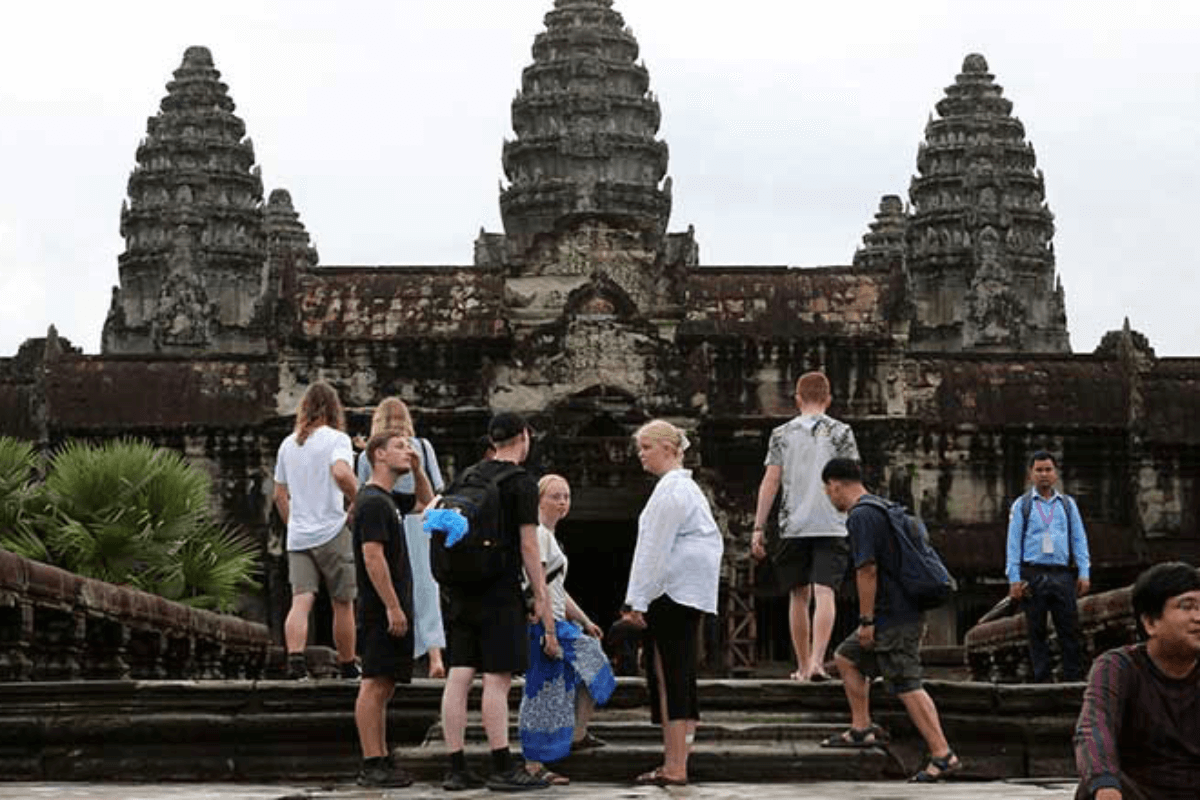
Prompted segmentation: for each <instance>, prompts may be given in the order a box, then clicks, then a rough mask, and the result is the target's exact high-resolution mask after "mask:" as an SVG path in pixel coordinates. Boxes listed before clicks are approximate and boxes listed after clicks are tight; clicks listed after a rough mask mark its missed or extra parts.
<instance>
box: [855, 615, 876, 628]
mask: <svg viewBox="0 0 1200 800" xmlns="http://www.w3.org/2000/svg"><path fill="white" fill-rule="evenodd" d="M858 624H859V625H861V626H862V627H864V628H870V627H873V626H874V625H875V618H874V617H859V618H858Z"/></svg>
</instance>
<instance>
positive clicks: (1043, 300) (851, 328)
mask: <svg viewBox="0 0 1200 800" xmlns="http://www.w3.org/2000/svg"><path fill="white" fill-rule="evenodd" d="M548 2H549V0H548ZM532 56H533V60H532V63H530V64H529V66H528V67H526V68H525V70H524V72H523V74H522V75H521V76H520V91H519V92H518V94H517V96H516V99H515V100H514V101H513V104H512V127H513V132H514V135H513V138H512V139H511V140H510V141H506V142H504V143H503V149H502V155H501V157H502V159H503V167H504V171H505V174H506V175H507V178H508V182H507V185H506V186H504V187H502V190H501V192H500V197H499V202H500V209H501V212H502V219H503V227H504V230H503V232H481V233H480V235H479V237H478V238H477V239H476V241H475V244H474V261H473V263H471V264H463V265H461V266H457V267H428V268H423V267H394V268H388V267H381V268H376V267H370V268H368V267H354V266H332V265H323V264H321V263H320V261H319V258H318V254H317V252H316V250H315V249H314V248H313V247H312V245H311V243H310V239H309V234H308V232H307V231H306V230H305V227H304V224H303V222H302V221H301V216H300V214H299V213H298V212H297V209H296V208H295V206H294V204H293V201H292V198H291V196H290V195H289V193H288V191H287V190H286V189H282V188H276V189H274V190H272V191H271V192H270V193H269V195H267V197H266V200H265V202H264V194H265V190H264V184H263V177H262V175H261V173H260V171H259V169H258V167H256V166H255V153H254V148H253V145H252V143H251V140H250V138H248V137H247V131H246V128H245V125H244V123H243V122H242V120H241V119H240V118H239V117H238V116H237V114H236V113H235V107H234V102H233V100H232V98H231V96H230V93H229V90H228V87H227V86H226V84H225V83H223V82H222V81H221V74H220V73H219V72H218V71H217V69H216V67H215V65H214V61H213V57H212V54H211V53H210V52H209V51H208V50H207V49H206V48H204V47H192V48H189V49H188V50H187V51H186V52H185V53H184V55H183V61H182V64H181V65H180V66H179V68H178V69H177V70H176V71H175V72H174V78H173V80H171V81H170V82H169V83H168V84H167V94H166V96H165V97H164V98H163V100H162V104H161V107H160V108H159V110H158V112H157V114H155V116H153V117H151V118H150V119H149V122H148V124H147V129H146V137H145V138H144V139H143V140H142V141H141V142H140V143H139V144H137V147H136V167H135V168H134V170H133V173H132V175H131V176H130V179H129V184H128V187H127V195H128V196H127V199H126V201H125V204H124V206H123V207H122V210H121V220H120V225H121V235H122V236H123V237H124V239H125V252H124V253H123V254H122V255H121V256H120V258H119V260H118V271H119V284H118V286H117V287H116V288H115V289H114V290H113V297H112V306H111V309H110V311H109V315H108V319H107V322H106V323H105V326H104V334H103V352H102V354H100V355H84V354H81V353H80V352H78V351H77V350H76V349H75V348H73V347H71V345H70V344H69V343H68V342H66V341H64V340H62V339H60V338H59V337H58V336H57V335H56V334H55V333H54V331H53V329H51V332H50V334H49V335H48V336H47V337H46V338H44V339H43V338H39V339H31V340H29V341H27V342H26V343H25V345H23V346H22V347H21V349H20V351H19V352H18V353H17V355H16V356H15V357H11V358H5V359H0V432H3V433H7V434H12V435H18V436H22V437H25V438H28V439H32V440H35V441H37V442H39V443H40V444H41V445H42V446H43V447H46V448H50V447H53V446H54V445H56V444H57V443H60V442H62V441H63V440H64V439H67V438H68V437H109V436H139V437H146V438H148V439H151V440H153V441H155V442H158V443H160V444H162V445H165V446H169V447H173V448H176V449H179V450H180V451H182V452H184V453H186V454H187V455H188V456H189V457H190V458H191V459H193V460H194V461H195V462H197V463H199V464H202V465H204V467H205V468H206V469H208V470H209V471H210V472H211V473H212V475H213V476H214V477H215V478H216V486H217V487H218V490H219V494H220V496H219V498H217V500H218V502H219V503H220V505H221V507H222V508H223V509H224V511H225V513H226V514H227V516H228V517H229V518H230V519H231V520H233V521H236V522H238V523H240V524H241V525H242V526H243V527H244V528H245V529H246V530H248V531H250V532H252V533H253V534H255V535H256V536H258V537H259V538H260V540H261V542H262V545H263V580H264V585H265V587H266V589H265V592H264V595H263V597H262V598H260V599H258V600H256V601H254V602H252V603H250V605H249V606H248V609H247V611H248V613H249V614H251V615H252V616H256V617H258V618H260V619H263V620H265V621H267V622H269V623H270V624H271V625H272V626H274V627H276V628H278V627H279V624H280V621H281V619H282V614H283V613H284V612H285V611H286V604H287V594H288V591H287V583H286V575H285V573H284V567H285V560H284V559H283V558H282V557H281V549H282V546H281V537H282V528H281V526H280V524H279V522H278V519H276V518H274V516H273V513H272V510H271V504H270V496H271V481H270V476H271V472H272V468H273V463H274V457H275V451H276V448H277V446H278V444H279V442H280V441H281V440H282V439H283V437H284V436H285V435H286V434H287V432H288V431H289V430H290V427H291V422H292V420H291V418H290V415H291V414H292V413H293V412H294V410H295V406H296V403H297V401H298V400H299V397H300V395H301V393H302V392H303V391H304V388H305V387H306V386H307V384H308V383H309V382H311V381H313V380H316V379H325V380H328V381H330V382H332V383H333V384H334V385H335V386H336V387H337V388H338V389H339V391H340V393H341V396H342V398H343V400H344V401H345V402H346V403H347V405H348V406H350V407H352V408H357V409H362V410H361V411H360V412H359V413H356V414H354V415H352V420H353V422H354V424H355V426H356V427H357V429H358V430H363V429H365V428H366V426H367V419H368V417H367V413H368V412H369V407H371V406H373V405H374V404H375V403H376V402H378V401H379V400H380V399H381V398H383V397H385V396H388V395H393V394H394V395H399V396H400V397H402V398H404V399H405V400H406V401H407V402H408V403H409V405H410V406H411V407H412V408H413V410H414V415H415V417H416V420H417V425H418V428H419V430H420V432H421V433H422V435H425V436H428V437H429V438H430V439H431V440H432V441H433V442H434V443H435V445H436V446H437V448H438V451H439V453H440V454H441V456H442V469H443V471H445V472H448V473H450V474H453V472H454V471H455V470H457V469H460V468H462V467H463V466H464V465H466V464H468V463H471V462H472V461H473V460H474V459H475V457H476V455H477V453H476V440H477V438H478V437H479V436H480V435H481V434H482V433H483V431H484V429H485V426H486V422H487V419H488V417H489V416H490V414H491V413H492V411H493V410H495V409H513V410H519V411H522V412H524V413H526V414H527V415H528V416H529V417H530V418H531V420H532V421H533V422H534V424H535V426H536V427H537V428H538V430H539V431H540V432H541V435H540V437H539V439H538V442H537V444H536V446H535V451H534V454H533V456H532V462H533V464H534V467H535V468H536V469H537V470H542V471H548V470H554V471H557V472H561V473H563V474H564V475H566V476H567V477H568V478H569V479H570V481H571V483H572V486H573V489H574V501H575V502H574V509H573V512H572V514H571V516H570V517H569V518H568V519H567V520H566V521H564V522H563V524H562V526H561V529H560V530H561V532H562V534H563V539H564V541H565V547H566V549H567V551H568V553H569V554H570V555H571V556H572V558H573V562H574V564H575V565H577V566H576V568H574V569H572V574H571V583H572V586H571V589H572V592H573V594H575V596H576V597H578V598H579V599H580V600H581V602H582V603H583V605H584V606H585V607H587V608H589V609H594V616H596V617H597V619H599V620H601V621H605V620H609V619H611V618H612V615H613V613H614V612H615V610H616V608H617V606H618V605H619V604H620V602H621V599H622V597H623V591H624V576H625V574H626V570H627V567H628V563H629V560H630V558H631V555H632V549H633V544H634V539H635V535H636V524H637V515H638V513H639V511H640V508H641V506H642V504H643V502H644V500H645V499H646V497H647V496H648V494H649V491H650V489H651V480H650V478H649V477H648V476H646V475H644V474H643V473H642V472H641V470H640V468H639V466H638V463H637V459H636V458H635V457H634V456H633V452H632V448H631V446H630V441H629V436H630V434H631V433H632V432H633V430H635V428H636V427H637V426H638V425H639V424H640V423H642V422H644V421H646V420H647V419H649V418H651V417H655V416H665V417H668V418H670V419H672V420H674V421H676V422H678V423H680V424H682V425H684V426H685V427H686V428H688V429H689V430H691V431H693V432H694V433H695V442H696V445H697V446H696V447H695V448H694V449H693V451H692V452H691V453H690V457H689V466H691V467H693V468H694V469H695V470H696V472H697V476H698V477H699V479H700V481H701V483H702V484H703V485H704V486H705V487H707V489H708V490H709V491H711V494H712V497H713V500H714V505H715V508H716V510H717V512H718V516H719V520H720V522H721V524H722V525H723V526H724V528H725V531H726V535H727V537H728V544H727V559H726V564H725V570H724V575H723V581H722V586H723V590H722V614H721V616H720V619H719V624H718V625H717V626H716V627H715V628H713V629H712V630H710V631H709V633H708V641H709V642H710V645H715V646H716V649H718V650H720V651H721V652H722V653H724V656H725V658H726V665H727V666H728V667H730V668H733V669H737V668H744V667H748V666H750V665H752V664H753V662H754V659H755V657H756V656H758V657H771V656H772V654H773V653H775V652H778V653H786V652H787V649H786V633H785V632H784V623H783V616H782V614H774V615H772V613H771V609H772V603H777V601H771V600H766V599H763V598H758V597H756V595H755V586H754V577H753V571H752V570H751V568H750V561H749V558H748V554H747V550H748V541H749V529H750V527H751V524H750V523H751V519H752V513H753V505H754V495H755V491H756V487H757V483H758V480H759V478H760V476H761V472H762V467H761V465H762V459H763V456H764V453H765V450H766V443H767V437H768V435H769V432H770V430H771V428H772V427H773V426H775V425H777V424H779V423H781V422H782V421H783V420H785V419H786V418H788V417H789V416H790V415H791V414H792V413H793V401H792V391H793V386H794V382H795V380H796V378H797V377H798V376H799V375H800V374H801V373H803V372H805V371H807V370H810V369H817V368H820V369H823V370H825V371H826V373H827V374H828V375H829V377H830V379H831V381H832V384H833V389H834V396H835V400H834V407H833V408H832V409H831V413H833V414H834V415H836V416H838V417H841V418H843V419H846V420H848V421H850V422H851V423H852V424H853V426H854V428H855V431H856V433H857V434H858V439H859V443H860V448H861V451H862V455H863V457H864V462H865V466H866V469H867V471H868V474H869V478H870V483H871V484H873V485H874V486H875V487H876V488H877V489H878V490H879V491H880V492H882V493H884V494H887V495H889V496H891V497H893V498H895V499H898V500H902V501H904V502H906V503H907V504H909V505H910V506H911V507H912V508H914V509H915V510H917V511H918V512H919V513H920V514H921V515H922V517H923V518H924V519H925V520H926V522H927V523H928V524H929V526H930V528H931V530H932V532H933V535H934V538H935V542H936V543H937V544H938V545H939V547H940V548H941V549H942V551H943V553H944V554H945V556H946V558H947V560H948V562H949V563H950V566H951V568H952V570H953V571H954V572H955V573H956V574H957V575H958V577H959V578H960V583H961V585H962V589H961V592H960V594H959V596H958V600H957V604H956V606H955V607H954V608H951V609H948V610H946V611H945V612H944V613H943V615H942V618H941V619H940V620H939V624H938V625H937V626H935V629H934V634H935V636H937V637H940V638H941V640H942V641H943V642H945V643H952V642H954V641H955V640H956V639H957V638H961V634H962V632H963V630H965V628H966V627H967V626H968V625H970V624H971V623H972V622H973V621H974V620H975V619H976V618H977V617H978V615H979V613H980V612H981V611H982V610H984V609H986V608H988V607H989V606H990V605H991V603H992V602H993V601H994V600H995V599H997V598H998V597H999V595H1000V589H999V584H1001V583H1002V582H1003V580H1004V579H1003V561H1004V557H1003V547H1004V530H1005V522H1006V515H1007V509H1008V504H1009V502H1010V501H1011V498H1012V497H1013V496H1015V495H1016V494H1017V493H1018V492H1019V491H1020V490H1021V489H1022V488H1023V486H1024V472H1025V459H1026V457H1027V454H1028V453H1029V452H1030V451H1031V450H1032V449H1034V448H1037V447H1042V446H1044V447H1048V448H1050V449H1052V450H1054V451H1055V452H1057V453H1059V454H1061V456H1062V459H1063V463H1064V485H1065V488H1066V490H1067V491H1070V492H1071V493H1073V494H1074V495H1075V496H1076V497H1077V499H1078V501H1079V505H1080V507H1081V509H1082V512H1083V516H1084V518H1085V520H1086V521H1087V524H1088V528H1089V531H1090V534H1091V541H1092V549H1093V554H1094V559H1095V561H1096V567H1095V569H1094V579H1095V582H1096V584H1097V588H1111V587H1113V586H1116V585H1119V584H1121V583H1122V582H1127V581H1128V580H1129V579H1130V578H1131V576H1132V575H1133V574H1134V573H1135V572H1136V571H1137V569H1138V568H1140V567H1142V566H1144V565H1145V564H1147V563H1149V562H1152V561H1154V560H1159V559H1164V558H1167V557H1182V558H1187V559H1190V560H1193V561H1195V560H1196V559H1197V558H1200V538H1198V531H1200V413H1197V411H1198V410H1200V358H1158V357H1156V355H1155V353H1154V351H1153V349H1152V348H1151V347H1150V344H1149V343H1148V342H1147V341H1146V340H1145V338H1144V337H1143V336H1141V335H1140V334H1138V333H1137V332H1135V331H1132V330H1130V329H1129V327H1128V324H1126V325H1125V326H1124V329H1122V330H1115V331H1114V332H1113V333H1111V334H1109V335H1108V336H1106V337H1105V338H1104V340H1103V341H1102V342H1101V343H1100V345H1099V347H1098V348H1097V349H1096V350H1095V352H1092V353H1087V354H1075V353H1072V352H1071V349H1070V345H1069V341H1068V329H1067V320H1066V313H1065V304H1064V288H1063V286H1062V284H1061V282H1060V280H1059V277H1058V275H1057V273H1056V269H1055V252H1054V246H1053V236H1054V216H1053V214H1052V213H1051V211H1050V209H1049V208H1048V206H1047V204H1046V199H1045V183H1044V180H1043V176H1042V172H1041V170H1040V169H1039V168H1038V164H1037V159H1036V156H1035V153H1034V150H1033V147H1032V145H1031V144H1030V143H1029V142H1028V141H1027V139H1026V136H1025V129H1024V126H1023V125H1022V123H1021V121H1020V120H1019V119H1018V118H1016V117H1015V116H1013V113H1012V111H1013V104H1012V102H1011V101H1010V100H1009V99H1007V98H1006V97H1005V96H1004V93H1003V90H1002V88H1001V86H1000V85H999V84H998V83H997V82H996V79H995V77H994V76H993V75H992V74H991V72H990V70H989V66H988V64H987V62H986V61H985V60H984V58H983V56H981V55H974V54H972V55H968V56H967V57H966V59H965V61H964V62H963V64H962V69H961V72H960V73H959V74H958V75H957V76H955V77H954V80H953V82H952V84H951V85H950V86H949V87H948V88H947V89H946V90H945V92H944V96H942V97H941V98H940V99H937V98H936V97H935V96H934V95H935V93H934V92H931V101H936V102H935V109H936V113H934V114H933V115H932V116H931V118H930V121H929V124H928V125H927V127H926V129H925V133H924V140H923V141H921V142H920V143H919V144H918V146H917V153H916V168H917V169H916V175H915V176H914V177H913V179H912V183H911V185H910V187H909V193H908V202H907V203H906V202H904V201H903V200H902V199H901V197H900V196H899V195H897V194H885V195H883V197H882V200H881V201H880V204H879V212H878V214H877V215H876V217H875V219H874V220H871V221H865V225H864V227H865V228H866V230H867V232H866V233H865V234H864V236H863V243H862V246H861V248H859V250H858V251H857V252H856V253H853V254H849V253H848V254H847V257H848V259H850V258H851V257H852V263H851V264H849V265H847V266H841V267H825V268H814V269H791V268H777V267H769V268H767V267H753V266H737V267H715V266H704V265H702V264H701V257H700V247H699V243H698V242H699V238H700V233H702V232H696V231H693V230H692V229H690V228H689V229H688V230H686V231H682V232H671V231H670V224H669V223H670V212H671V179H670V178H669V177H667V171H668V148H667V144H666V142H664V141H662V140H661V139H659V138H657V134H658V129H659V123H660V117H661V112H660V108H659V104H658V102H657V100H656V99H655V96H654V95H653V93H652V92H651V91H650V75H649V73H648V71H647V69H646V67H645V66H644V65H643V64H642V62H641V61H640V60H639V48H638V42H637V40H636V39H635V37H634V35H633V33H632V32H631V30H630V28H628V27H626V24H625V21H624V19H623V18H622V16H621V15H620V14H619V13H618V12H617V11H616V10H614V9H613V7H612V2H611V0H554V6H553V9H552V10H550V11H549V13H547V15H546V18H545V30H543V31H541V32H540V33H538V34H537V35H536V38H535V39H534V43H533V53H532ZM914 133H915V132H914ZM915 138H917V137H916V136H914V139H915ZM498 144H499V143H498ZM131 145H132V143H131ZM1101 179H1102V178H1101V176H1100V175H1099V174H1097V180H1098V181H1099V180H1101ZM464 250H465V243H464ZM397 255H398V256H400V257H402V256H403V254H397ZM584 565H586V567H585V566H584ZM756 609H757V610H756ZM777 610H778V609H777ZM756 622H757V623H758V625H759V626H760V627H763V626H765V627H766V630H765V631H761V632H760V633H761V635H760V636H759V637H758V638H759V639H760V641H761V643H760V645H759V648H758V650H757V652H756V649H755V646H754V639H755V623H756ZM776 644H778V647H776V646H775V645H776ZM714 652H715V650H714Z"/></svg>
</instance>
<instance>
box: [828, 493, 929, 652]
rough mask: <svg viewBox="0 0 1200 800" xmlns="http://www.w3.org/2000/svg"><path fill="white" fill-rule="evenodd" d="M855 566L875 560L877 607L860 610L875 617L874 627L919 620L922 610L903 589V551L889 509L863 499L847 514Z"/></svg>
mask: <svg viewBox="0 0 1200 800" xmlns="http://www.w3.org/2000/svg"><path fill="white" fill-rule="evenodd" d="M846 531H847V533H849V535H850V549H851V552H852V553H853V555H854V568H855V569H858V568H859V567H862V566H865V565H867V564H870V563H872V562H874V563H875V569H876V575H877V578H876V584H875V609H874V611H872V610H871V609H866V608H862V609H859V613H860V614H866V615H871V616H874V617H875V630H876V632H877V633H878V632H880V631H883V630H886V629H888V628H893V627H895V626H897V625H904V624H907V623H911V622H918V621H920V619H921V612H920V611H918V610H917V607H916V606H915V605H913V602H912V600H911V599H909V597H908V595H907V594H905V593H904V591H903V590H902V589H901V586H900V583H899V581H898V580H897V579H896V576H898V575H899V574H900V551H899V549H898V547H897V545H896V540H895V535H896V534H895V533H894V532H893V531H892V524H891V522H889V521H888V516H887V513H886V512H885V511H884V510H883V509H881V508H878V507H876V506H869V505H866V504H865V503H863V502H862V501H861V500H860V501H859V503H858V504H857V505H855V506H854V507H853V508H851V509H850V514H849V515H848V516H847V517H846Z"/></svg>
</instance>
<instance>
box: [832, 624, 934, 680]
mask: <svg viewBox="0 0 1200 800" xmlns="http://www.w3.org/2000/svg"><path fill="white" fill-rule="evenodd" d="M922 627H923V626H922V624H921V623H920V622H910V623H908V624H906V625H897V626H895V627H894V628H888V629H887V630H884V631H879V632H876V634H875V647H874V648H872V649H871V650H864V649H863V646H862V645H861V644H859V642H858V630H857V629H855V631H854V632H853V633H851V634H850V635H849V636H847V637H846V640H845V641H844V642H842V643H841V644H839V645H838V648H837V651H836V654H837V655H839V656H841V657H843V658H845V659H846V660H847V661H849V662H850V663H852V664H854V666H856V667H858V671H859V672H861V673H862V674H863V675H865V676H867V677H868V678H872V677H875V676H876V675H881V676H883V680H884V681H885V682H886V684H887V690H888V691H889V692H891V693H892V694H908V693H909V692H915V691H917V690H918V689H920V688H921V629H922Z"/></svg>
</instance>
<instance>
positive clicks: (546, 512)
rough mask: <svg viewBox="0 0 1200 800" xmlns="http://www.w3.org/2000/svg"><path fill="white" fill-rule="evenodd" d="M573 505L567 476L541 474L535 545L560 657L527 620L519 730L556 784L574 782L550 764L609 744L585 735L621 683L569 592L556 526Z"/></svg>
mask: <svg viewBox="0 0 1200 800" xmlns="http://www.w3.org/2000/svg"><path fill="white" fill-rule="evenodd" d="M570 510H571V487H570V485H568V484H567V479H566V478H564V477H562V476H561V475H546V476H543V477H542V479H541V480H540V481H538V522H539V524H538V547H539V549H540V550H541V556H542V568H543V569H544V570H545V574H546V588H547V593H548V594H549V597H550V606H551V608H552V609H553V611H554V621H555V632H556V634H557V637H558V643H559V646H560V647H561V649H562V657H561V658H550V657H549V656H547V655H546V653H545V652H544V651H543V650H542V636H543V635H544V634H545V632H546V631H545V628H544V627H543V625H542V624H541V623H540V622H534V623H533V624H532V625H530V629H529V640H530V641H529V669H528V670H526V672H525V691H524V692H523V693H522V695H521V712H520V722H519V724H518V727H519V728H520V732H521V749H522V751H523V753H524V755H525V768H526V769H527V770H528V771H529V772H530V773H531V774H533V775H536V776H537V777H539V778H541V779H542V780H545V781H547V782H549V783H551V784H565V783H569V782H570V781H569V780H568V779H567V778H566V777H565V776H562V775H559V774H557V773H554V772H551V771H549V770H548V769H546V768H545V766H543V765H544V764H545V763H546V762H554V761H558V760H560V759H563V758H566V757H567V756H568V755H570V754H571V752H572V751H579V750H587V749H590V748H593V747H602V746H603V745H604V744H605V743H604V742H603V741H602V740H600V739H599V738H598V737H596V736H594V735H593V734H591V733H588V729H587V726H588V721H589V720H590V719H591V716H592V711H593V709H595V707H596V706H597V705H604V704H605V703H607V702H608V698H609V697H611V696H612V693H613V690H614V689H616V687H617V679H616V677H615V676H614V675H613V671H612V667H611V665H610V664H609V662H608V657H607V656H605V655H604V650H603V649H602V648H601V647H600V639H601V637H602V636H603V631H601V630H600V628H599V627H598V626H597V625H596V624H595V623H594V622H592V621H591V619H589V618H588V615H587V614H585V613H584V612H583V609H581V608H580V607H579V605H578V604H577V603H576V602H575V600H574V599H573V598H572V597H571V595H570V594H568V593H567V588H566V585H565V582H566V578H567V556H566V554H565V553H564V552H563V551H562V548H561V547H559V546H558V540H557V539H556V538H555V536H554V527H555V526H556V525H557V524H558V522H559V520H561V519H562V518H563V517H565V516H566V515H567V512H568V511H570Z"/></svg>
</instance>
